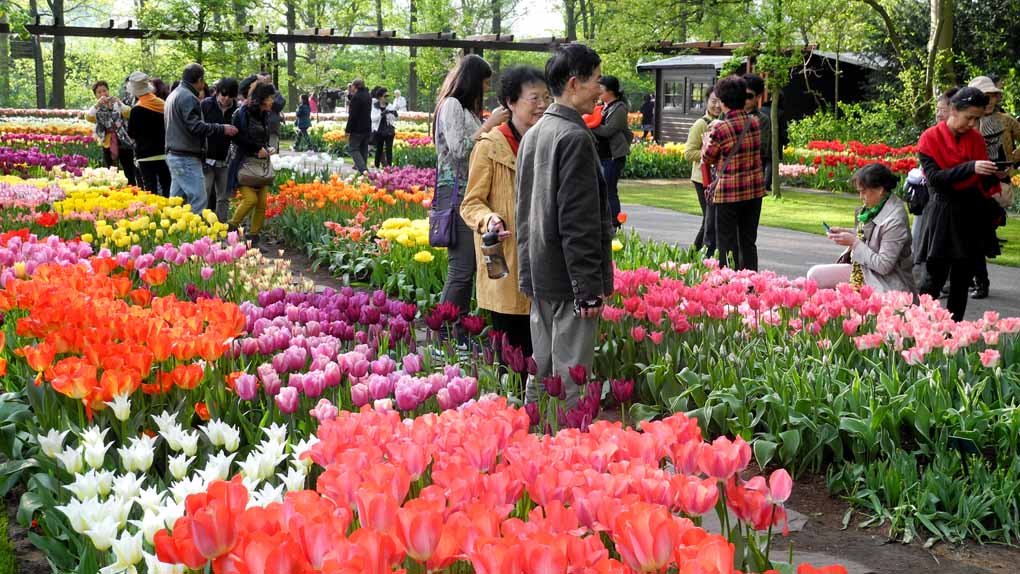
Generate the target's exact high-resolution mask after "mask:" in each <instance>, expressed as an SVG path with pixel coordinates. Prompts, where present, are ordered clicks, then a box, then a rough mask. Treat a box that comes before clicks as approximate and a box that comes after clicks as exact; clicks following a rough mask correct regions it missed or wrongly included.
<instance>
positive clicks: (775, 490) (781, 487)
mask: <svg viewBox="0 0 1020 574" xmlns="http://www.w3.org/2000/svg"><path fill="white" fill-rule="evenodd" d="M769 491H770V492H771V497H772V501H773V502H776V503H780V504H781V503H783V502H786V501H787V500H788V499H789V498H790V492H792V491H793V479H792V478H791V477H790V473H788V472H786V469H783V468H780V469H779V470H776V471H774V472H773V473H772V474H771V475H770V476H769Z"/></svg>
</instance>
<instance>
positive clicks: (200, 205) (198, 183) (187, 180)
mask: <svg viewBox="0 0 1020 574" xmlns="http://www.w3.org/2000/svg"><path fill="white" fill-rule="evenodd" d="M166 166H167V167H168V168H170V178H171V180H170V197H183V198H184V203H187V204H188V205H190V206H191V212H192V213H195V214H201V213H202V210H203V209H205V206H206V204H207V203H208V198H206V196H205V174H204V173H202V160H200V159H198V158H197V157H191V156H188V155H177V154H175V153H167V154H166Z"/></svg>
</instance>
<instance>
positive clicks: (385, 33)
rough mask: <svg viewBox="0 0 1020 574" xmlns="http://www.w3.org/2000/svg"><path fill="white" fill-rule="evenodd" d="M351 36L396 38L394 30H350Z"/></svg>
mask: <svg viewBox="0 0 1020 574" xmlns="http://www.w3.org/2000/svg"><path fill="white" fill-rule="evenodd" d="M351 37H352V38H396V37H397V32H396V31H395V30H364V31H361V32H351Z"/></svg>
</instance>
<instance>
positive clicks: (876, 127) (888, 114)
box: [789, 102, 921, 147]
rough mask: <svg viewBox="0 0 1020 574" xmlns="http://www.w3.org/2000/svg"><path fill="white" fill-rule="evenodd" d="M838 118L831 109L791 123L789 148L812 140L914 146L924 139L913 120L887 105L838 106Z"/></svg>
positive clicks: (840, 104)
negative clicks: (919, 139) (920, 139)
mask: <svg viewBox="0 0 1020 574" xmlns="http://www.w3.org/2000/svg"><path fill="white" fill-rule="evenodd" d="M839 112H840V113H839V117H836V115H835V114H833V113H831V112H830V111H828V110H821V111H818V112H816V113H815V114H814V115H811V116H808V117H806V118H803V119H801V120H797V121H794V122H790V128H789V130H790V131H789V134H790V145H792V146H805V145H807V143H808V142H810V141H812V140H839V141H843V142H850V141H859V142H862V143H868V144H871V143H885V144H888V145H890V146H894V147H901V146H905V145H913V144H916V143H917V139H918V138H919V137H920V136H921V133H920V130H919V129H917V128H916V127H915V126H914V125H913V122H912V118H911V117H909V116H907V117H904V116H903V115H902V114H900V113H898V112H897V111H896V110H895V109H893V108H892V107H891V106H889V105H886V104H880V103H874V104H860V103H858V104H846V103H842V102H840V103H839Z"/></svg>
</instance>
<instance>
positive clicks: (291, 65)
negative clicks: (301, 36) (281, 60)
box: [287, 0, 298, 110]
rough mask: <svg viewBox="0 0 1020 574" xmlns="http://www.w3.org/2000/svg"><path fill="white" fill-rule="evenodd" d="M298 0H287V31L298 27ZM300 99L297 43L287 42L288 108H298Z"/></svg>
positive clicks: (291, 31) (292, 31)
mask: <svg viewBox="0 0 1020 574" xmlns="http://www.w3.org/2000/svg"><path fill="white" fill-rule="evenodd" d="M295 2H297V0H287V33H288V34H293V33H294V30H296V29H297V8H296V7H295V5H294V4H295ZM297 99H298V86H297V44H295V43H294V42H293V41H290V42H287V109H289V110H296V109H297Z"/></svg>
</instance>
